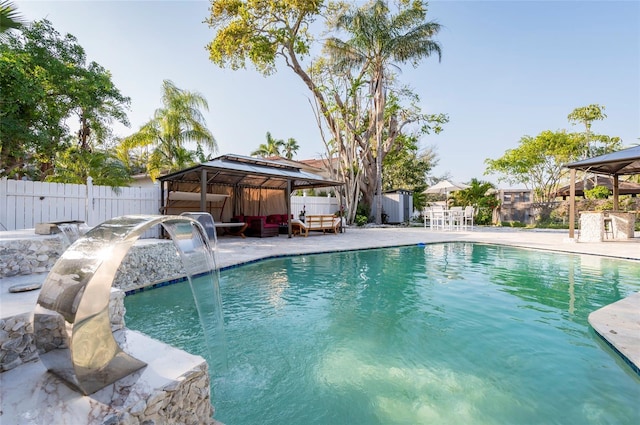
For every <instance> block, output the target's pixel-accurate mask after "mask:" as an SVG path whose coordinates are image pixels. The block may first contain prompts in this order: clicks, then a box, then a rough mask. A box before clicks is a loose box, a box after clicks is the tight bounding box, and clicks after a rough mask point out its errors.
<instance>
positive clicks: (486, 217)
mask: <svg viewBox="0 0 640 425" xmlns="http://www.w3.org/2000/svg"><path fill="white" fill-rule="evenodd" d="M492 219H493V210H492V209H491V208H488V207H479V208H478V212H477V213H476V216H475V217H474V221H473V222H474V223H475V224H478V225H489V224H491V220H492Z"/></svg>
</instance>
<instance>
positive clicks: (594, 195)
mask: <svg viewBox="0 0 640 425" xmlns="http://www.w3.org/2000/svg"><path fill="white" fill-rule="evenodd" d="M584 194H585V196H586V197H587V199H607V198H608V197H609V195H610V194H611V193H610V192H609V189H607V188H606V187H605V186H596V187H594V188H593V189H587V190H585V192H584Z"/></svg>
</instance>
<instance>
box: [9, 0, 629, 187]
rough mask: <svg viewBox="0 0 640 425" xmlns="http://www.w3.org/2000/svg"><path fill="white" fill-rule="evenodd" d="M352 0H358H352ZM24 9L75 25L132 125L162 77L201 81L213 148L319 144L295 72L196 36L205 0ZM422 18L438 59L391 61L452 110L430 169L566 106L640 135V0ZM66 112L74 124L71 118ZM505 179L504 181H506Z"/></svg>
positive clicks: (466, 162) (544, 120)
mask: <svg viewBox="0 0 640 425" xmlns="http://www.w3.org/2000/svg"><path fill="white" fill-rule="evenodd" d="M360 3H361V2H360ZM14 4H15V5H16V6H17V8H18V11H19V12H20V13H21V14H22V16H23V17H24V18H25V19H27V20H30V21H31V20H39V19H43V18H46V19H48V20H49V21H51V22H52V24H53V26H54V28H55V29H56V30H57V31H58V32H59V33H61V34H66V33H69V34H72V35H74V36H75V37H76V38H77V39H78V43H79V44H80V45H81V46H82V47H83V48H84V49H85V51H86V54H87V59H88V61H95V62H97V63H99V64H100V65H102V66H103V67H105V68H106V69H108V70H109V71H110V72H111V73H112V77H113V81H114V83H115V85H116V87H118V89H119V90H120V91H121V93H122V94H123V95H125V96H129V97H130V98H131V108H130V110H129V111H128V116H129V120H130V121H131V128H126V127H123V126H120V127H117V128H116V133H117V134H118V135H120V136H127V135H129V134H132V133H134V132H135V131H137V130H138V129H139V127H140V126H141V125H142V124H144V123H145V122H147V121H148V120H149V119H150V118H151V117H152V115H153V112H154V111H155V109H157V108H159V107H160V106H161V101H160V97H161V87H162V81H163V80H165V79H169V80H171V81H173V82H174V83H175V84H176V85H177V86H178V87H180V88H182V89H185V90H190V91H197V92H199V93H201V94H202V95H204V97H205V98H206V99H207V101H208V103H209V111H208V112H205V113H204V115H205V119H206V123H207V126H208V128H209V129H210V130H211V132H212V133H213V135H214V137H215V138H216V141H217V143H218V147H219V149H218V152H217V154H226V153H235V154H240V155H249V154H250V153H251V152H252V151H254V150H256V149H257V148H258V146H259V145H260V144H261V143H265V141H266V133H267V132H270V133H271V135H272V136H273V137H274V138H276V139H284V140H286V139H288V138H290V137H293V138H294V139H296V141H297V142H298V144H299V145H300V150H299V151H298V154H297V155H296V156H295V157H294V159H311V158H320V156H321V155H323V154H324V145H323V143H322V140H321V138H320V134H319V131H318V127H317V124H316V121H315V117H314V115H313V112H312V110H311V107H310V103H309V99H310V96H311V95H310V93H309V91H308V89H307V88H306V86H305V85H304V84H303V83H302V81H301V80H300V78H299V77H298V76H297V75H295V74H294V73H293V71H291V70H290V69H289V68H286V67H285V66H281V67H280V68H279V69H278V71H277V73H275V74H274V75H271V76H268V77H264V76H263V75H262V74H260V73H259V72H257V71H256V70H255V69H253V68H251V67H249V68H248V69H246V70H240V71H232V70H229V69H221V68H219V67H217V66H216V65H214V64H213V63H212V62H211V61H210V60H209V58H208V52H207V51H206V48H205V46H206V45H207V44H208V43H209V42H210V41H211V40H213V38H214V36H215V33H214V30H213V29H212V28H209V27H208V25H207V24H206V23H203V22H204V20H205V19H206V18H207V16H208V8H209V5H210V3H209V2H207V1H199V0H198V1H196V0H182V1H159V0H156V1H126V0H125V1H114V0H112V1H89V0H84V1H14ZM427 17H428V19H429V20H433V21H436V22H438V23H439V24H440V25H441V26H442V29H441V31H440V33H439V34H438V35H437V36H436V37H435V38H434V40H435V41H437V42H438V43H440V45H441V48H442V60H441V61H440V62H438V60H437V57H433V58H429V59H426V60H424V61H423V62H422V63H421V64H420V65H419V66H418V67H417V68H413V67H412V66H411V65H410V64H406V65H402V66H401V73H400V75H399V78H400V81H401V82H403V83H404V84H407V85H409V86H410V87H411V88H412V89H413V90H414V91H415V93H417V94H418V95H419V96H420V106H421V107H422V110H423V112H425V113H444V114H447V115H448V116H449V123H448V124H446V125H445V127H444V131H443V132H442V133H440V134H438V135H428V136H425V137H423V138H422V139H421V141H420V144H421V147H422V148H427V147H429V146H433V147H434V148H435V150H436V152H437V155H438V165H437V166H436V167H435V168H434V169H433V170H432V175H433V176H435V177H440V176H445V175H446V176H448V177H449V178H451V179H452V180H454V181H459V182H468V181H469V180H470V179H471V178H478V179H481V180H488V181H492V182H494V183H498V176H497V175H485V174H484V172H485V168H486V166H485V159H487V158H491V159H497V158H499V157H501V156H502V155H503V154H504V153H505V151H506V150H508V149H513V148H515V147H517V146H518V143H519V141H520V139H521V138H522V137H523V136H536V135H537V134H539V133H541V132H542V131H545V130H553V131H555V130H561V129H567V130H568V131H583V127H581V126H573V125H572V124H571V123H569V121H568V120H567V115H568V114H569V113H571V111H573V110H574V109H575V108H577V107H581V106H587V105H589V104H599V105H603V106H605V108H606V109H605V113H606V114H607V118H606V119H605V120H604V121H597V122H594V123H593V125H592V131H593V132H595V133H598V134H606V135H609V136H617V137H620V138H621V139H622V141H623V144H624V145H625V146H631V145H635V144H638V143H640V2H638V1H514V0H512V1H451V0H444V1H442V0H441V1H431V2H429V12H428V16H427ZM70 124H72V123H70ZM500 186H501V187H507V186H508V185H506V184H505V183H501V184H500Z"/></svg>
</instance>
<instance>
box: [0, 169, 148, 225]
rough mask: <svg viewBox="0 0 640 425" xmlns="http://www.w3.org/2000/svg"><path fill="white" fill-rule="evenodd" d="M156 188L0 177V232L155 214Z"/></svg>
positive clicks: (94, 223) (93, 223)
mask: <svg viewBox="0 0 640 425" xmlns="http://www.w3.org/2000/svg"><path fill="white" fill-rule="evenodd" d="M159 208H160V191H159V190H158V188H157V187H153V188H140V187H123V188H120V189H119V190H118V192H114V191H113V189H112V188H111V187H108V186H94V185H93V184H92V182H91V179H89V181H88V182H87V184H86V185H83V184H63V183H45V182H31V181H22V180H9V179H7V178H3V179H0V231H2V230H20V229H31V228H34V227H35V225H36V224H37V223H51V222H58V221H72V220H78V221H83V222H85V223H86V224H87V225H88V226H91V227H93V226H96V225H98V224H100V223H102V222H104V221H106V220H108V219H110V218H113V217H117V216H120V215H126V214H158V211H159Z"/></svg>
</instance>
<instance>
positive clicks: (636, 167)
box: [567, 146, 640, 176]
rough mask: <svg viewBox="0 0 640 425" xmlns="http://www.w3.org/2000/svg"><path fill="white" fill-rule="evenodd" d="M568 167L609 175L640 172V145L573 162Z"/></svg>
mask: <svg viewBox="0 0 640 425" xmlns="http://www.w3.org/2000/svg"><path fill="white" fill-rule="evenodd" d="M567 168H573V169H576V170H581V171H588V172H590V173H595V174H605V175H609V176H613V175H630V174H640V146H634V147H631V148H628V149H623V150H620V151H617V152H612V153H608V154H605V155H600V156H596V157H594V158H588V159H584V160H582V161H578V162H573V163H571V164H567Z"/></svg>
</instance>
